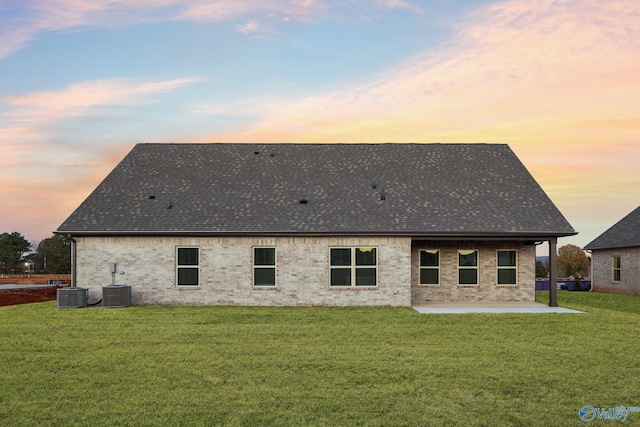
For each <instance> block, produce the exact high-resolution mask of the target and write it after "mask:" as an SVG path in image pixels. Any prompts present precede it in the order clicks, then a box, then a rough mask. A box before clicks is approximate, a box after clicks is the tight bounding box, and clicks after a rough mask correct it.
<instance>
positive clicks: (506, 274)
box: [497, 251, 518, 285]
mask: <svg viewBox="0 0 640 427" xmlns="http://www.w3.org/2000/svg"><path fill="white" fill-rule="evenodd" d="M497 264H498V285H517V284H518V252H517V251H498V262H497Z"/></svg>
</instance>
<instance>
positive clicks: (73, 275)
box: [67, 234, 78, 288]
mask: <svg viewBox="0 0 640 427" xmlns="http://www.w3.org/2000/svg"><path fill="white" fill-rule="evenodd" d="M67 237H68V238H69V240H71V287H72V288H75V287H77V286H78V285H77V284H76V277H77V274H76V245H77V243H78V242H77V241H76V239H74V238H73V237H71V235H70V234H67Z"/></svg>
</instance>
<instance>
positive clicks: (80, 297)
mask: <svg viewBox="0 0 640 427" xmlns="http://www.w3.org/2000/svg"><path fill="white" fill-rule="evenodd" d="M87 299H89V289H85V288H59V289H58V295H57V300H58V308H82V307H86V306H87Z"/></svg>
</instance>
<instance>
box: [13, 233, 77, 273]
mask: <svg viewBox="0 0 640 427" xmlns="http://www.w3.org/2000/svg"><path fill="white" fill-rule="evenodd" d="M0 271H1V272H2V273H3V274H20V273H25V272H33V273H50V274H68V273H70V272H71V240H70V239H69V238H68V237H66V236H61V235H59V234H54V235H53V236H52V237H49V238H47V239H44V240H42V241H41V242H40V243H38V244H36V243H29V241H28V240H27V239H25V238H24V236H23V235H22V234H20V233H18V232H17V231H14V232H13V233H2V234H0Z"/></svg>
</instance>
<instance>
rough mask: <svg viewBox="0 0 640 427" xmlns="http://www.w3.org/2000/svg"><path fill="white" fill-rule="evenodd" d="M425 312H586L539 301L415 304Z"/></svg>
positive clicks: (418, 309)
mask: <svg viewBox="0 0 640 427" xmlns="http://www.w3.org/2000/svg"><path fill="white" fill-rule="evenodd" d="M413 309H414V310H416V311H417V312H418V313H423V314H466V313H584V312H583V311H578V310H572V309H569V308H564V307H549V306H548V305H546V304H541V303H537V302H526V303H523V302H510V303H483V302H474V303H433V304H424V305H419V306H414V307H413Z"/></svg>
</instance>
